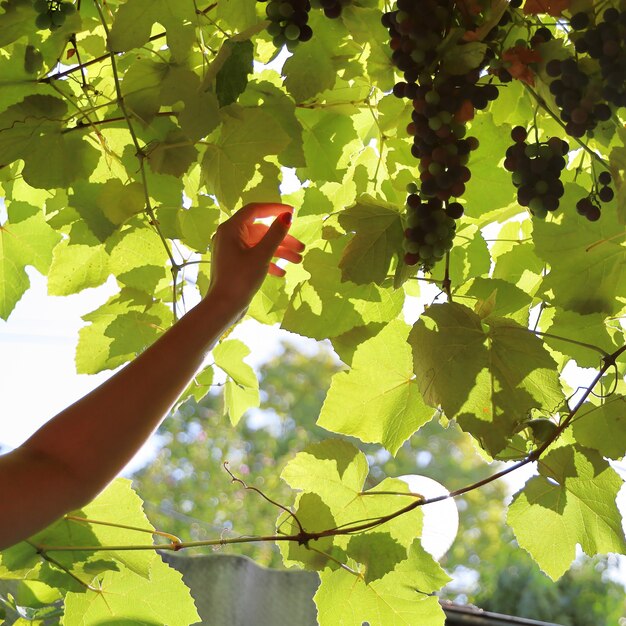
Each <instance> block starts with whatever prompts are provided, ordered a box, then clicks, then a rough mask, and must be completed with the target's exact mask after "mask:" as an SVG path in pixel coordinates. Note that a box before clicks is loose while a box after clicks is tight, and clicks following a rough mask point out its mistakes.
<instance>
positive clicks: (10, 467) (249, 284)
mask: <svg viewBox="0 0 626 626" xmlns="http://www.w3.org/2000/svg"><path fill="white" fill-rule="evenodd" d="M292 211H293V209H292V207H290V206H288V205H284V204H276V203H272V204H270V203H254V204H249V205H246V206H245V207H244V208H242V209H240V210H239V211H238V212H237V213H235V214H234V215H233V216H232V217H231V218H230V219H229V220H227V221H226V222H224V223H223V224H222V225H220V227H219V228H218V231H217V233H216V235H215V237H214V241H213V251H212V276H211V286H210V288H209V292H208V293H207V295H206V296H205V298H204V299H203V300H202V301H201V302H200V303H199V304H198V305H197V306H196V307H194V308H193V309H192V310H191V311H189V312H188V313H187V314H186V315H185V316H183V317H182V318H181V319H180V320H179V321H178V322H177V323H176V324H175V325H174V326H172V328H170V329H169V330H168V331H167V332H166V333H164V334H163V335H162V336H161V337H160V338H159V339H158V341H156V342H155V343H154V344H153V345H152V346H151V347H150V348H149V349H148V350H146V351H145V352H144V353H142V354H141V355H140V356H139V357H138V358H137V359H135V360H134V361H133V362H132V363H130V364H129V365H127V366H126V367H124V368H123V369H122V370H120V371H119V372H118V373H116V374H115V375H114V376H112V377H111V378H110V379H109V380H107V381H106V382H105V383H103V384H102V385H101V386H99V387H97V388H96V389H94V390H93V391H92V392H91V393H89V394H88V395H86V396H85V397H84V398H82V399H80V400H78V401H77V402H76V403H74V404H72V405H71V406H70V407H68V408H67V409H65V410H64V411H62V412H61V413H59V414H58V415H56V416H55V417H54V418H52V419H51V420H50V421H49V422H47V423H46V424H45V425H44V426H42V427H41V428H40V429H39V430H38V431H37V432H36V433H35V434H34V435H32V437H30V439H28V440H27V441H26V442H25V443H24V444H22V445H21V446H20V447H19V448H16V449H15V450H13V451H12V452H10V453H8V454H5V455H3V456H0V550H1V549H4V548H6V547H8V546H11V545H13V544H15V543H17V542H19V541H21V540H23V539H26V538H27V537H29V536H31V535H33V534H34V533H36V532H38V531H40V530H42V529H43V528H45V527H46V526H48V525H49V524H51V523H52V522H54V521H55V520H56V519H58V518H59V517H61V516H62V515H64V514H65V513H67V512H68V511H71V510H73V509H76V508H80V507H81V506H84V505H85V504H87V503H88V502H90V501H91V500H93V498H95V497H96V496H97V495H98V493H100V491H102V489H104V488H105V487H106V485H107V484H108V483H109V482H110V481H111V480H113V478H115V476H116V475H117V474H118V473H119V472H120V471H121V470H122V469H123V468H124V466H125V465H126V464H127V463H128V461H130V459H131V458H132V457H133V456H134V454H135V453H136V452H137V450H139V448H140V447H141V446H142V445H143V443H144V442H145V441H146V439H148V437H149V436H150V435H151V434H152V433H153V432H154V430H155V429H156V427H157V426H158V425H159V423H160V422H161V420H162V419H163V418H164V416H165V415H167V413H168V411H169V410H170V409H171V407H172V405H173V404H174V402H175V401H176V400H177V398H178V397H179V396H180V394H181V393H182V392H183V391H184V389H185V388H186V387H187V385H188V384H189V382H190V381H191V379H192V378H193V376H194V375H195V373H196V372H197V371H198V369H199V368H200V366H201V365H202V362H203V361H204V358H205V357H206V355H207V353H208V352H209V351H210V350H211V349H212V348H213V347H214V346H215V344H216V343H217V341H218V340H219V338H220V337H221V336H222V334H223V333H224V332H225V331H226V330H227V329H228V328H229V327H230V326H231V325H232V324H233V323H235V322H236V321H237V320H238V319H239V318H240V317H241V316H242V315H243V313H244V312H245V310H246V307H247V306H248V304H249V303H250V301H251V300H252V297H253V296H254V294H255V293H256V291H257V290H258V289H259V287H260V286H261V284H262V282H263V280H264V278H265V275H266V274H267V273H270V274H272V275H274V276H279V277H280V276H283V275H284V273H285V272H284V270H283V269H281V268H280V267H278V266H277V265H276V264H275V263H274V262H273V261H272V258H273V257H276V258H281V259H285V260H287V261H290V262H293V263H299V262H300V261H301V260H302V256H301V254H300V253H301V252H302V250H303V249H304V245H303V244H302V243H301V242H300V241H298V240H297V239H295V238H294V237H292V236H291V235H289V234H288V230H289V225H290V223H291V214H292ZM277 215H278V217H277V218H276V219H275V220H274V222H273V223H272V225H271V226H270V227H268V226H265V225H263V224H258V223H254V220H255V219H257V218H264V217H270V216H277Z"/></svg>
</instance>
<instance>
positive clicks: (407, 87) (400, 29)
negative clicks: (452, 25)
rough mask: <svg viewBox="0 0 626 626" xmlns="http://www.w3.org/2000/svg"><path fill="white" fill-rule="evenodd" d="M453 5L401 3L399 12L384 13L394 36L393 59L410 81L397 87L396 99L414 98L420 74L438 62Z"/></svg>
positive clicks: (428, 0)
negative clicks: (438, 51) (439, 50)
mask: <svg viewBox="0 0 626 626" xmlns="http://www.w3.org/2000/svg"><path fill="white" fill-rule="evenodd" d="M449 5H450V3H449V2H447V0H424V1H423V2H413V0H398V2H397V9H396V10H394V11H389V12H387V13H383V16H382V24H383V26H385V28H387V30H388V31H389V36H390V43H389V45H390V46H391V50H392V53H391V60H392V62H393V63H394V65H395V66H396V67H397V68H398V70H400V71H401V72H403V74H404V80H405V81H406V82H403V83H398V84H396V86H395V87H394V91H393V92H394V94H395V95H396V96H398V97H406V98H411V99H412V98H413V97H414V86H415V83H416V82H417V80H418V78H419V77H420V74H422V73H424V72H426V71H427V70H428V69H429V68H430V66H431V65H432V64H434V63H435V61H436V60H437V47H438V46H439V44H441V42H442V41H443V39H444V37H445V33H446V26H447V25H448V22H449V15H450V6H449ZM429 73H430V72H429Z"/></svg>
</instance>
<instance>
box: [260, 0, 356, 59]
mask: <svg viewBox="0 0 626 626" xmlns="http://www.w3.org/2000/svg"><path fill="white" fill-rule="evenodd" d="M257 2H261V3H265V2H267V6H266V8H265V14H266V16H267V18H268V19H269V20H270V24H269V26H268V27H267V32H268V34H269V35H271V37H272V43H273V44H274V46H275V47H276V48H282V47H283V46H285V47H286V48H287V50H289V52H293V51H294V50H295V49H296V47H297V45H298V43H300V42H304V41H309V40H310V39H311V37H313V29H312V28H311V27H310V26H309V24H308V22H309V13H310V12H311V8H315V9H322V10H323V11H324V15H325V16H326V17H329V18H331V19H337V18H339V17H340V16H341V13H342V11H343V9H344V7H346V6H348V5H350V4H352V0H312V1H310V0H257Z"/></svg>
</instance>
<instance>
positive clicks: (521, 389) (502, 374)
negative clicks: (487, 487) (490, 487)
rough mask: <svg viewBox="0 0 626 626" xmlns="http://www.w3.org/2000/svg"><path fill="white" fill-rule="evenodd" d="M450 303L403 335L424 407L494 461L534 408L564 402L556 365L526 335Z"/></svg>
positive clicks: (433, 308)
mask: <svg viewBox="0 0 626 626" xmlns="http://www.w3.org/2000/svg"><path fill="white" fill-rule="evenodd" d="M484 324H485V325H484V326H483V320H481V318H480V316H479V315H478V314H476V313H474V312H473V311H472V310H471V309H468V308H467V307H464V306H462V305H460V304H456V303H448V304H441V305H434V306H431V307H429V308H428V309H427V310H426V311H425V313H424V314H423V315H422V317H421V318H420V319H419V320H418V321H417V322H416V323H415V325H414V326H413V329H412V330H411V333H410V334H409V342H410V343H411V345H412V347H413V360H414V363H415V373H416V375H417V382H418V384H419V386H420V390H421V392H422V394H423V397H424V400H425V401H426V402H427V403H429V404H431V405H432V406H441V407H442V408H443V410H444V412H445V413H446V415H447V417H448V418H450V419H452V418H455V419H457V421H458V422H459V424H460V425H461V427H462V428H463V429H464V430H466V431H468V432H470V433H471V434H472V435H474V436H475V437H476V438H477V439H478V440H479V441H480V442H481V444H482V445H483V447H484V448H485V450H487V451H488V452H489V453H490V454H492V455H494V454H497V453H498V452H500V450H502V449H503V448H504V447H505V445H506V442H507V439H508V438H509V437H511V436H512V435H513V433H514V432H515V429H516V427H517V426H518V424H520V423H521V422H522V421H523V420H525V419H526V418H527V416H528V412H529V411H530V410H531V409H533V408H542V409H543V410H545V411H547V412H548V413H552V412H554V411H555V410H556V409H557V408H558V407H559V406H560V404H561V402H562V401H563V395H562V392H561V388H560V385H559V380H558V374H557V372H556V363H555V362H554V360H553V359H552V357H551V356H550V355H549V353H548V352H547V350H546V349H545V348H544V347H543V345H542V343H541V341H540V340H539V339H538V338H537V337H536V336H535V335H534V334H533V333H532V332H530V331H529V330H528V329H527V328H525V327H524V326H520V325H519V324H516V323H515V322H513V321H512V320H507V319H505V318H492V317H487V318H486V319H485V320H484Z"/></svg>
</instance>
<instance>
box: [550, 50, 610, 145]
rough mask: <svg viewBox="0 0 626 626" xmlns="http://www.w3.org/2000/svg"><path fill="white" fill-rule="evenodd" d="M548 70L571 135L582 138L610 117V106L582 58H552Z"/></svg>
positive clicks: (552, 90)
mask: <svg viewBox="0 0 626 626" xmlns="http://www.w3.org/2000/svg"><path fill="white" fill-rule="evenodd" d="M546 73H547V74H548V76H550V77H552V78H553V79H554V80H552V81H551V83H550V91H551V93H552V95H553V96H554V101H555V103H556V105H557V106H558V107H559V110H560V114H561V119H562V120H563V121H564V122H565V130H566V132H567V133H568V134H569V135H571V136H572V137H582V136H583V135H585V134H586V133H588V132H590V131H592V130H593V129H594V128H595V127H596V126H597V124H598V122H604V121H606V120H608V119H609V118H610V117H611V109H610V108H609V106H608V105H607V104H606V102H602V101H601V99H600V98H599V97H598V96H599V94H598V89H597V86H596V85H595V84H594V83H593V82H592V80H591V77H590V75H589V74H588V73H587V72H586V71H585V70H584V69H583V65H582V64H581V62H580V61H579V60H577V59H575V58H574V57H570V58H567V59H564V60H560V59H552V60H550V61H548V63H547V64H546Z"/></svg>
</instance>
